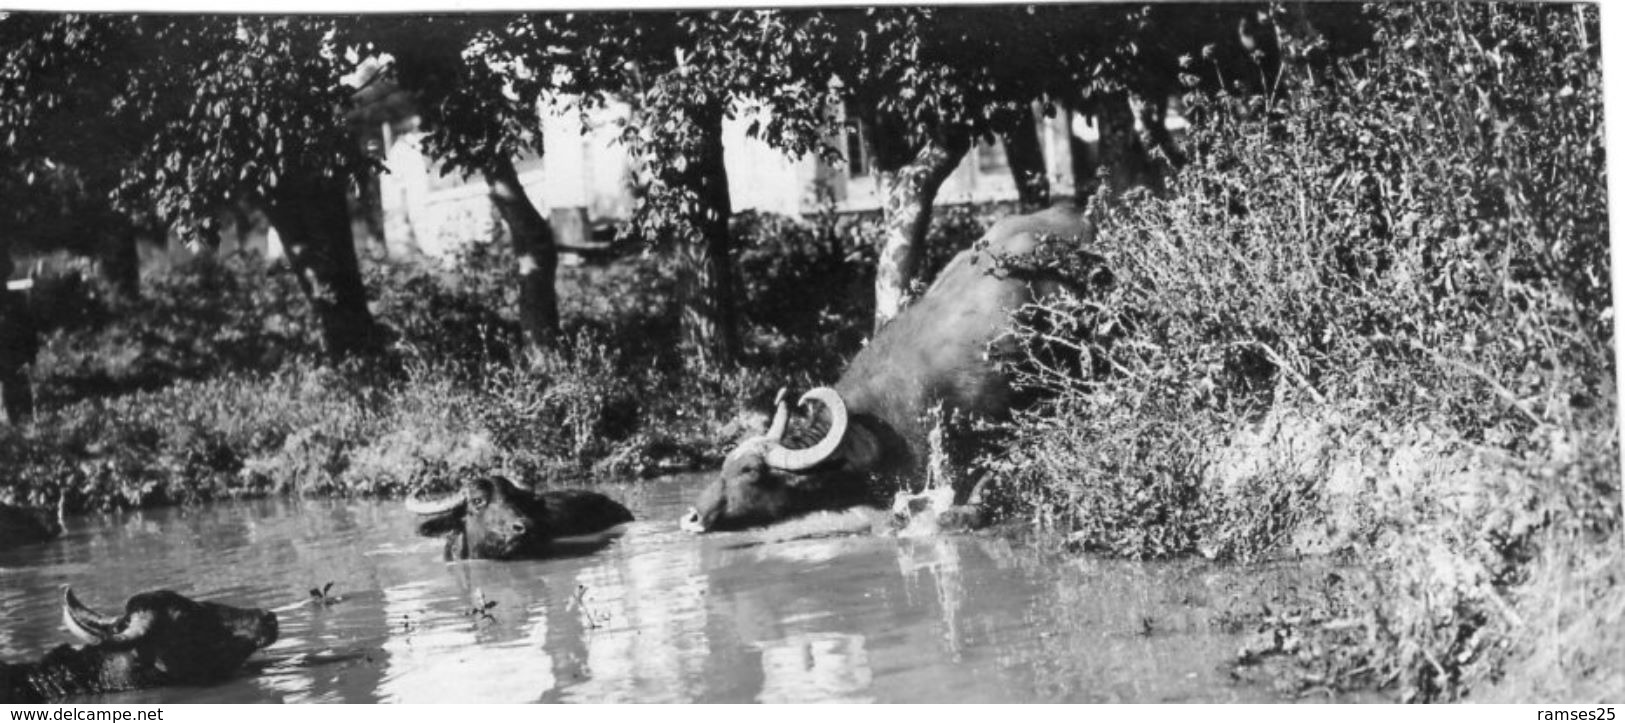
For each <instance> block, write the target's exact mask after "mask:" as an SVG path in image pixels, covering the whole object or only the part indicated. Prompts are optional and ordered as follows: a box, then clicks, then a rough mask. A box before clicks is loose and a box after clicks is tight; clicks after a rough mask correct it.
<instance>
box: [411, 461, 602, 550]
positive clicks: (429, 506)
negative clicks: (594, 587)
mask: <svg viewBox="0 0 1625 723" xmlns="http://www.w3.org/2000/svg"><path fill="white" fill-rule="evenodd" d="M406 508H407V509H408V510H410V511H412V512H413V513H415V514H417V515H419V516H421V517H423V518H425V519H424V520H423V522H421V523H420V524H419V525H418V534H421V535H429V536H439V535H445V536H447V538H446V559H448V560H465V559H468V558H486V559H496V560H508V559H517V558H531V557H546V556H548V555H554V554H559V553H561V552H563V551H565V550H564V549H563V548H561V546H560V545H559V544H558V539H559V538H562V537H577V536H581V535H591V534H594V533H599V532H603V531H605V530H608V529H609V528H612V527H614V526H616V525H619V524H622V523H626V522H631V521H632V513H631V512H630V511H628V510H627V509H626V508H625V507H623V506H621V504H620V503H619V502H616V501H615V500H612V499H610V498H608V497H605V496H604V495H601V494H598V493H597V492H587V491H584V490H549V491H546V492H531V491H529V490H525V489H521V488H520V487H519V486H517V485H515V484H514V483H512V482H509V481H508V480H507V479H506V478H503V477H479V478H475V479H472V480H469V481H467V482H465V483H463V488H462V490H461V491H459V492H455V493H453V494H450V495H447V496H445V497H442V498H439V499H433V500H427V499H423V498H421V497H418V496H413V497H412V498H411V499H408V500H407V501H406Z"/></svg>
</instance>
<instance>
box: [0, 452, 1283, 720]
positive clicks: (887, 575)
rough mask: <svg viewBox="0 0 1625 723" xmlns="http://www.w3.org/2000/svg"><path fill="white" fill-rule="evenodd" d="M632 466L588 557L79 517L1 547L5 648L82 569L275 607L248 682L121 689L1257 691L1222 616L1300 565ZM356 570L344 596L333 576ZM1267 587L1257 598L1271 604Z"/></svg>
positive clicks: (274, 697)
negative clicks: (1027, 541)
mask: <svg viewBox="0 0 1625 723" xmlns="http://www.w3.org/2000/svg"><path fill="white" fill-rule="evenodd" d="M701 481H702V480H701V478H697V477H676V478H671V479H667V480H661V481H657V482H652V483H650V482H645V483H641V484H638V485H631V486H625V487H616V486H610V487H607V488H606V491H608V492H609V493H610V494H612V495H615V496H617V497H620V498H622V499H624V500H625V501H626V502H627V504H628V506H629V507H631V508H632V509H633V512H634V513H635V514H637V516H638V518H639V520H640V521H639V522H636V523H633V524H632V525H631V526H630V527H629V528H628V529H627V530H626V532H625V534H624V535H622V536H621V537H619V538H618V539H616V540H614V541H613V542H611V543H610V544H609V545H608V546H607V547H604V548H603V549H600V550H597V551H595V552H592V553H591V554H586V555H582V556H578V557H572V558H566V559H553V560H545V561H535V562H505V563H494V562H461V563H446V562H443V561H441V560H440V555H439V553H440V548H439V545H438V543H437V542H436V541H434V540H428V539H424V538H419V537H416V536H414V534H413V531H412V522H411V520H410V519H409V516H408V515H407V514H406V513H405V512H404V510H402V509H401V506H400V504H399V503H398V502H397V503H384V502H370V501H295V500H275V501H264V502H255V503H237V504H220V505H215V506H210V507H205V508H198V509H187V510H160V511H152V512H143V513H136V514H131V515H128V516H123V517H117V518H82V519H70V520H69V528H70V529H69V534H68V536H67V537H66V538H65V539H63V540H61V541H58V542H55V543H52V544H48V545H43V546H35V547H31V548H25V549H22V550H13V551H10V552H6V553H0V659H4V660H7V661H13V662H15V661H19V660H23V659H29V658H37V657H38V656H40V655H41V654H42V653H43V652H44V651H45V650H47V649H49V648H51V647H53V646H55V645H57V644H59V643H62V642H65V641H67V635H66V632H65V631H64V630H63V628H62V625H61V622H60V612H59V608H58V594H59V593H58V590H59V589H60V587H61V586H62V585H63V584H70V585H72V586H73V587H74V589H75V590H76V591H77V592H78V594H79V596H80V597H81V598H82V599H84V600H85V601H86V602H87V603H88V604H90V605H92V606H94V607H98V608H101V609H103V610H104V611H112V610H115V609H118V608H120V607H121V606H122V604H123V600H124V597H125V596H127V595H129V594H131V593H135V592H139V591H142V590H149V589H154V588H171V589H174V590H177V591H180V592H183V593H185V594H188V595H191V596H193V597H198V598H201V599H210V600H219V601H223V602H231V603H236V604H245V605H258V606H262V607H267V608H274V609H276V610H277V611H278V614H279V616H280V619H281V630H282V636H281V639H280V640H279V641H278V642H277V643H276V644H275V645H274V646H272V647H271V648H269V649H268V650H266V651H264V652H262V653H260V654H259V655H257V656H256V657H255V658H254V659H253V660H252V661H250V663H249V665H248V666H247V668H246V669H245V670H244V672H243V674H242V675H240V676H238V677H237V678H236V679H235V680H233V681H232V682H229V683H227V684H224V685H219V686H214V687H209V688H169V689H161V690H152V691H140V692H134V693H123V694H118V695H110V696H100V697H97V698H93V699H91V700H95V701H100V702H120V703H133V702H153V701H164V702H316V701H322V702H328V701H332V702H339V701H342V702H373V701H399V702H428V701H484V702H523V701H572V702H613V701H644V702H666V701H775V702H794V701H905V702H954V701H1001V702H1029V701H1078V702H1085V701H1233V700H1265V699H1267V698H1268V695H1269V694H1268V691H1266V690H1262V689H1260V688H1257V687H1242V686H1238V685H1235V684H1233V683H1232V682H1230V680H1229V678H1228V676H1227V674H1226V673H1225V672H1224V671H1223V669H1222V667H1221V664H1222V663H1223V662H1224V660H1225V659H1226V657H1227V656H1229V655H1233V654H1234V653H1235V651H1236V649H1237V647H1238V646H1239V645H1241V644H1242V642H1243V641H1242V640H1241V638H1239V637H1237V636H1236V635H1235V634H1232V633H1226V632H1224V631H1223V630H1222V626H1219V625H1216V624H1214V623H1213V618H1214V616H1215V614H1216V612H1218V611H1221V610H1228V609H1235V608H1237V606H1238V604H1239V603H1238V600H1242V599H1245V598H1248V597H1254V596H1257V595H1259V594H1260V592H1261V591H1263V592H1267V590H1268V588H1269V587H1270V586H1271V585H1291V584H1294V583H1293V580H1292V578H1293V577H1294V576H1295V575H1296V574H1297V573H1296V572H1295V571H1294V570H1292V569H1290V568H1285V569H1283V568H1274V569H1271V570H1267V571H1260V570H1258V569H1250V570H1249V569H1237V568H1221V567H1214V566H1208V565H1202V564H1196V563H1190V564H1161V565H1146V564H1131V563H1122V562H1104V561H1098V560H1089V559H1076V558H1055V557H1049V556H1045V555H1043V554H1040V553H1038V552H1036V551H1033V550H1030V549H1026V548H1025V547H1024V546H1023V545H1022V544H1020V543H1018V542H1012V541H1010V540H1008V539H1000V538H994V537H985V536H948V537H919V538H908V537H896V536H885V535H873V534H839V533H841V532H842V531H848V530H850V529H853V528H861V527H865V526H867V524H868V523H869V522H870V519H869V516H868V515H865V514H862V513H856V512H853V513H847V514H844V515H826V516H823V517H821V518H818V519H814V520H810V521H803V522H799V523H796V524H795V525H791V526H788V527H783V528H780V529H777V530H773V531H768V532H761V531H758V532H750V533H734V534H723V535H712V536H705V537H694V536H691V535H688V534H686V533H682V532H680V531H678V530H677V525H676V519H677V517H678V516H679V513H680V512H681V511H682V509H683V508H684V507H685V506H686V504H687V502H688V500H689V499H690V498H691V497H692V493H693V490H694V489H695V488H696V486H697V485H698V484H699V482H701ZM329 582H331V583H333V585H332V587H331V589H330V591H329V595H330V596H333V597H336V598H337V599H336V600H335V601H333V602H332V603H331V604H328V605H315V604H311V603H310V602H309V593H308V592H307V591H308V590H309V589H310V588H313V587H321V586H325V585H326V584H327V583H329ZM1253 608H1254V609H1256V605H1253Z"/></svg>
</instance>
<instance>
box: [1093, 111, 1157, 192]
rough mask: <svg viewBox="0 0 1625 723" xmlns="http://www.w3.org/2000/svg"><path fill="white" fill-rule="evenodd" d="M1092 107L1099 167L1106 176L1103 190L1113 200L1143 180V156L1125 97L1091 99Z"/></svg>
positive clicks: (1132, 115) (1131, 112) (1132, 116)
mask: <svg viewBox="0 0 1625 723" xmlns="http://www.w3.org/2000/svg"><path fill="white" fill-rule="evenodd" d="M1094 106H1095V122H1096V123H1097V124H1098V125H1097V127H1099V128H1100V166H1101V167H1102V168H1104V169H1105V171H1106V174H1107V175H1106V181H1105V184H1104V190H1105V191H1106V192H1107V194H1108V195H1110V196H1116V195H1118V194H1120V193H1122V192H1124V191H1127V190H1128V189H1130V188H1133V187H1134V186H1136V185H1139V184H1141V183H1142V182H1143V181H1144V180H1145V173H1144V169H1145V162H1144V157H1145V153H1144V149H1142V148H1141V147H1140V145H1139V141H1140V137H1139V134H1137V133H1136V132H1135V130H1134V112H1133V109H1132V108H1131V107H1130V106H1129V101H1128V95H1127V94H1126V93H1108V94H1105V95H1103V96H1101V97H1099V98H1096V99H1095V103H1094Z"/></svg>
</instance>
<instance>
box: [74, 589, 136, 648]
mask: <svg viewBox="0 0 1625 723" xmlns="http://www.w3.org/2000/svg"><path fill="white" fill-rule="evenodd" d="M127 618H128V620H122V619H121V618H115V617H109V616H107V615H103V614H101V613H99V612H96V611H95V610H91V609H90V608H88V607H85V604H84V603H82V602H79V598H78V597H76V596H75V595H74V594H73V588H71V587H67V586H63V588H62V621H63V622H65V623H67V626H68V630H69V631H70V632H72V633H73V634H74V635H76V636H78V637H79V638H80V639H81V640H84V641H85V642H87V643H102V642H107V643H129V642H134V641H136V640H140V639H141V637H142V636H144V635H146V634H147V630H148V629H150V628H151V627H152V613H151V612H149V611H143V612H140V613H132V614H130V615H128V616H127ZM121 622H123V624H122V625H121V624H120V623H121Z"/></svg>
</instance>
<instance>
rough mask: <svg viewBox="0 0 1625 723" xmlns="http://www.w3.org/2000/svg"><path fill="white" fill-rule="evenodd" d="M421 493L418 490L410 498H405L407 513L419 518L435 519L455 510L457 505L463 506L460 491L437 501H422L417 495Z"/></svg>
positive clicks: (420, 490)
mask: <svg viewBox="0 0 1625 723" xmlns="http://www.w3.org/2000/svg"><path fill="white" fill-rule="evenodd" d="M422 491H423V490H422V489H421V488H420V489H418V491H417V492H413V493H412V496H411V497H407V498H406V511H407V512H411V513H412V514H414V515H418V516H420V517H436V516H439V515H443V514H446V513H447V512H450V511H452V510H455V509H457V506H458V505H461V504H463V493H462V492H461V491H457V492H453V493H451V494H449V495H446V496H444V497H440V498H438V499H424V498H422V497H420V496H418V493H419V492H422Z"/></svg>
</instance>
